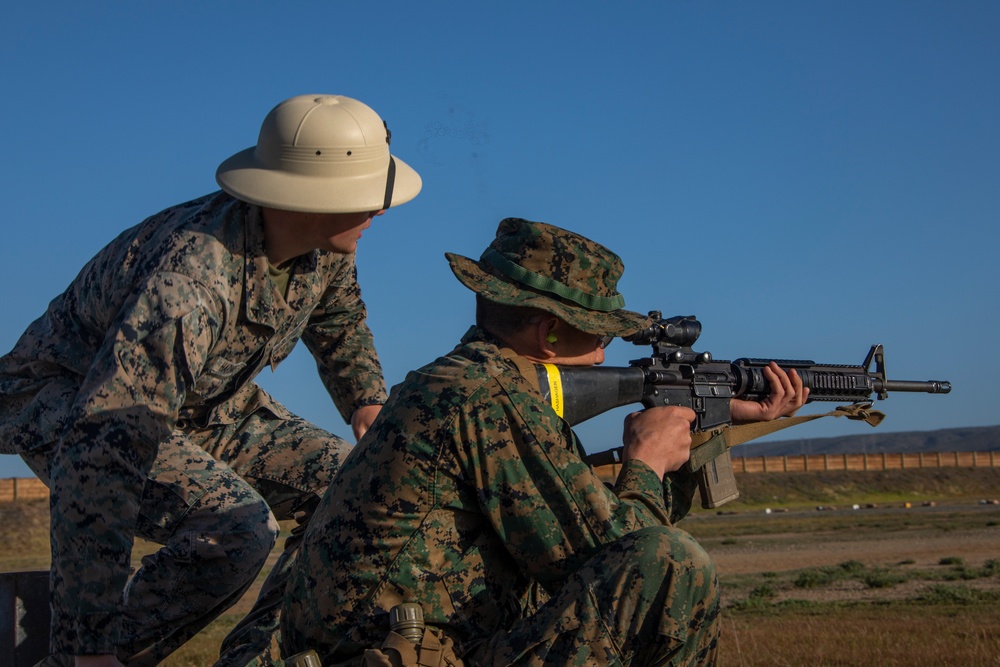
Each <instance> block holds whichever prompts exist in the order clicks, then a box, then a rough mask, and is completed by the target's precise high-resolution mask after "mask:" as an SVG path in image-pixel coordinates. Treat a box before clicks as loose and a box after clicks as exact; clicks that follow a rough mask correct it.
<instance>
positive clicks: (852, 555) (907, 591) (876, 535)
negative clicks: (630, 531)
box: [691, 505, 1000, 601]
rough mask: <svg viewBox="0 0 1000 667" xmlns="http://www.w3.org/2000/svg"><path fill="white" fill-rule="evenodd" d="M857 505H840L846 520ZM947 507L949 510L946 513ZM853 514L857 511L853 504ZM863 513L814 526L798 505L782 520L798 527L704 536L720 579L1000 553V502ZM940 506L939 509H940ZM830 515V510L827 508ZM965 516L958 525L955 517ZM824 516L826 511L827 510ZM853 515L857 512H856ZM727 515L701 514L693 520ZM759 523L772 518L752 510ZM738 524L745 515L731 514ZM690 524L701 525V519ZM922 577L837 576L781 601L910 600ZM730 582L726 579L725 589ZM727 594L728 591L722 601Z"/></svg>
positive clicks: (975, 559)
mask: <svg viewBox="0 0 1000 667" xmlns="http://www.w3.org/2000/svg"><path fill="white" fill-rule="evenodd" d="M851 512H852V510H840V511H838V513H839V515H840V516H842V517H844V518H845V520H847V519H848V517H849V516H850V515H851ZM945 512H947V513H948V514H947V515H946V516H942V515H943V513H945ZM854 513H855V516H859V515H858V511H854ZM860 513H862V515H863V517H860V518H859V520H858V526H857V527H856V528H853V529H852V528H846V529H845V528H840V529H837V530H832V529H829V528H824V527H821V526H820V527H818V529H817V530H815V531H809V530H808V526H809V525H810V524H811V523H815V522H816V519H817V518H818V516H817V515H818V514H820V513H818V512H812V513H810V512H806V511H802V512H794V513H787V514H785V515H784V516H783V517H782V519H781V520H783V521H792V522H794V523H797V524H800V526H799V528H797V529H796V531H795V532H776V533H771V532H765V531H761V532H756V533H754V532H750V533H748V534H743V535H739V536H737V537H713V538H699V541H700V542H701V543H702V544H703V545H704V546H705V547H706V549H707V550H708V551H709V553H710V554H711V555H712V558H713V559H714V561H715V563H716V565H717V566H718V570H719V577H720V579H721V580H722V581H723V582H725V581H726V580H727V579H730V580H731V579H732V578H733V577H738V576H739V575H751V574H761V573H784V572H790V571H795V570H803V569H808V568H822V567H829V566H837V565H840V564H842V563H845V562H848V561H857V562H860V563H863V564H864V565H865V566H867V567H870V568H890V567H892V568H897V569H899V568H902V569H903V570H904V571H905V570H907V569H913V570H916V569H926V568H935V567H939V566H940V563H941V562H942V560H946V559H949V560H956V559H959V560H960V561H961V562H962V563H964V564H966V565H967V566H969V567H982V566H983V565H984V564H985V563H986V562H987V561H990V560H998V559H1000V506H993V505H990V506H975V505H964V506H957V507H946V508H910V509H901V508H885V509H877V510H860ZM935 513H937V514H938V516H935ZM824 514H826V513H824ZM953 515H955V516H960V517H961V520H957V519H956V520H955V524H956V525H954V526H952V525H949V522H950V521H951V517H952V516H953ZM823 518H824V519H825V518H827V517H825V516H824V517H823ZM851 518H853V517H851ZM718 520H725V519H724V518H722V517H719V518H716V517H699V518H697V519H695V522H697V523H701V524H702V525H704V522H712V521H718ZM742 520H744V521H750V522H754V525H763V524H766V519H764V520H763V523H762V519H761V517H759V516H757V517H746V518H745V519H742ZM728 521H729V525H738V524H739V522H740V521H741V518H729V519H728ZM697 523H696V525H695V526H694V527H692V528H691V530H692V532H694V533H696V534H697V532H698V530H697V529H698V528H699V527H700V526H698V525H697ZM963 584H964V585H966V586H968V587H970V588H977V589H990V590H1000V578H998V577H989V578H982V579H976V580H970V581H965V582H963ZM927 585H928V584H927V582H924V581H906V582H904V583H901V584H899V585H895V586H891V587H885V588H871V587H868V586H865V585H864V584H863V583H861V582H860V581H857V580H844V581H838V582H836V583H835V584H833V585H830V586H825V587H821V588H816V589H802V588H799V589H796V590H795V591H794V592H792V593H779V595H778V598H777V600H779V601H780V600H781V599H782V598H783V597H794V598H796V599H802V600H813V601H833V600H837V601H861V600H889V599H907V598H911V597H913V595H914V594H915V593H916V592H918V591H919V590H920V589H921V587H926V586H927ZM725 589H726V587H725V586H723V590H724V591H725ZM726 597H728V596H727V595H726V593H725V592H724V601H725V598H726Z"/></svg>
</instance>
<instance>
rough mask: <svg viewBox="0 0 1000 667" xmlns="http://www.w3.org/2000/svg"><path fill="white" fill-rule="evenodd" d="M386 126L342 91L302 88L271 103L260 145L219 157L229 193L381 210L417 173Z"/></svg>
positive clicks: (342, 209)
mask: <svg viewBox="0 0 1000 667" xmlns="http://www.w3.org/2000/svg"><path fill="white" fill-rule="evenodd" d="M390 137H391V133H390V132H389V129H388V127H387V126H386V124H385V123H384V122H383V121H382V119H381V118H380V117H379V115H378V114H377V113H375V111H373V110H372V109H371V108H370V107H368V106H367V105H366V104H363V103H362V102H359V101H358V100H355V99H352V98H350V97H344V96H342V95H299V96H297V97H292V98H290V99H287V100H285V101H284V102H282V103H281V104H279V105H278V106H276V107H274V108H273V109H272V110H271V112H270V113H269V114H267V117H266V118H265V119H264V122H263V124H261V127H260V135H259V137H258V138H257V145H256V146H255V147H252V148H247V149H246V150H243V151H240V152H239V153H237V154H236V155H234V156H232V157H231V158H229V159H228V160H226V161H225V162H223V163H222V164H221V165H219V169H218V170H217V171H216V173H215V180H216V181H217V182H218V183H219V186H220V187H222V189H223V190H225V191H226V192H227V193H229V194H231V195H232V196H234V197H236V198H237V199H242V200H243V201H247V202H250V203H251V204H258V205H260V206H267V207H269V208H276V209H282V210H286V211H301V212H307V213H358V212H362V211H379V210H382V209H386V208H389V207H390V206H398V205H399V204H403V203H405V202H408V201H410V200H411V199H413V198H414V197H416V196H417V193H418V192H420V186H421V181H420V176H419V175H418V174H417V172H416V171H414V170H413V169H412V168H411V167H410V166H409V165H407V164H406V163H405V162H403V161H402V160H400V159H399V158H397V157H395V156H393V155H390V154H389V140H390Z"/></svg>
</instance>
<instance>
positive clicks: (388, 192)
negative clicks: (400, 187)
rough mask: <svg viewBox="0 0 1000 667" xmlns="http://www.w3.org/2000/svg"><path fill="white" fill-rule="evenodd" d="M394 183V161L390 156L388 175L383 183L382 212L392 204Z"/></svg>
mask: <svg viewBox="0 0 1000 667" xmlns="http://www.w3.org/2000/svg"><path fill="white" fill-rule="evenodd" d="M395 182H396V160H395V158H393V157H392V156H391V155H390V156H389V173H388V175H387V176H386V181H385V201H384V202H383V204H382V210H383V211H387V210H389V205H390V204H392V186H393V185H394V184H395Z"/></svg>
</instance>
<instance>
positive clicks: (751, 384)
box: [536, 311, 951, 508]
mask: <svg viewBox="0 0 1000 667" xmlns="http://www.w3.org/2000/svg"><path fill="white" fill-rule="evenodd" d="M649 315H650V317H651V318H652V319H653V323H652V324H651V325H650V326H648V327H647V328H645V329H643V330H642V331H640V332H638V333H636V334H633V335H631V336H627V337H625V338H624V339H625V340H627V341H630V342H632V343H633V344H635V345H652V347H653V354H652V355H651V356H649V357H644V358H641V359H635V360H633V361H630V362H629V366H628V367H622V368H604V367H600V366H595V367H571V366H554V365H552V364H536V369H537V372H538V380H539V385H540V387H541V391H542V394H543V396H545V399H546V400H547V401H548V402H549V403H550V404H551V405H552V407H553V408H554V409H555V411H556V413H557V414H559V415H560V416H561V417H562V418H563V419H564V420H565V421H566V422H568V423H569V424H570V425H571V426H573V425H576V424H579V423H581V422H583V421H585V420H587V419H590V418H591V417H594V416H596V415H599V414H601V413H602V412H606V411H607V410H611V409H612V408H617V407H620V406H623V405H629V404H630V403H642V405H643V406H644V407H647V408H651V407H656V406H660V405H683V406H687V407H689V408H691V409H693V410H694V411H695V414H696V418H695V421H694V423H693V424H692V429H691V430H692V432H693V433H694V434H696V435H698V436H699V437H697V438H696V439H695V440H694V442H693V448H692V452H691V460H690V461H689V462H688V464H687V467H688V469H689V470H690V471H692V472H696V473H697V475H698V488H699V490H700V492H701V503H702V507H705V508H714V507H718V506H720V505H723V504H725V503H727V502H729V501H730V500H734V499H736V498H738V497H739V490H738V489H737V487H736V478H735V476H734V475H733V469H732V462H731V460H730V457H729V447H731V446H733V445H734V444H738V443H739V442H745V441H746V440H749V439H752V438H755V437H759V436H760V435H763V434H764V433H769V432H773V431H776V430H779V429H781V428H786V427H787V426H792V425H794V424H797V423H802V421H808V420H810V419H815V418H818V417H823V416H827V415H809V416H806V417H791V418H784V419H779V420H775V421H772V422H758V423H756V424H751V425H747V426H740V427H732V426H731V425H730V422H731V418H730V414H729V402H730V401H731V400H732V399H734V398H739V399H749V400H756V401H760V400H762V399H764V398H765V397H766V396H767V395H768V394H769V393H770V391H771V388H770V385H769V383H768V382H767V380H766V379H765V377H764V373H763V369H764V367H766V366H767V365H768V364H769V363H770V362H771V361H775V362H777V364H778V365H779V366H781V367H782V368H783V369H785V370H788V369H791V368H794V369H795V371H796V373H798V374H799V377H801V378H802V384H803V386H804V387H808V388H809V399H808V401H807V402H809V403H811V402H813V401H851V402H852V403H853V404H852V405H850V406H847V407H840V408H838V409H837V410H835V411H834V412H831V413H828V414H830V415H837V416H847V417H849V418H852V419H864V420H865V421H868V423H870V424H871V425H872V426H877V425H878V423H879V422H880V421H881V420H882V418H883V417H884V416H885V415H883V414H881V413H879V412H877V411H874V410H870V408H871V406H872V401H871V400H869V397H870V396H871V395H872V394H875V395H876V396H877V397H878V398H879V400H881V399H884V398H886V397H887V396H888V395H889V392H895V391H906V392H925V393H928V394H947V393H948V392H950V391H951V383H950V382H947V381H941V380H928V381H925V382H918V381H908V380H889V379H888V378H887V377H886V372H885V352H884V350H883V347H882V345H873V346H872V348H871V350H870V351H869V352H868V356H867V357H866V358H865V361H864V363H863V364H862V365H860V366H849V365H833V364H817V363H816V362H814V361H808V360H796V359H773V360H772V359H759V358H753V359H752V358H746V357H744V358H740V359H737V360H735V361H716V360H714V359H713V358H712V355H711V354H710V353H709V352H695V351H694V350H693V349H692V347H691V346H692V345H694V343H695V341H697V340H698V337H699V336H700V335H701V323H700V322H699V321H698V320H697V319H696V318H695V317H694V316H693V315H691V316H679V317H671V318H667V319H662V318H661V314H660V312H658V311H653V312H651V313H650V314H649ZM873 363H874V365H875V368H874V370H873V369H872V364H873ZM739 428H743V429H749V430H748V431H746V432H747V433H751V435H750V436H749V437H744V438H743V439H739V437H738V436H737V437H736V438H734V437H732V432H733V431H735V430H736V429H739ZM744 435H745V434H744ZM734 440H736V441H735V442H734ZM622 449H623V448H621V447H619V448H617V449H613V450H610V451H607V452H601V453H598V454H593V455H590V456H587V457H586V459H585V460H586V461H587V463H589V464H590V465H593V466H600V465H606V464H610V463H620V462H621V453H622Z"/></svg>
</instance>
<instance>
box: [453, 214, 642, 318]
mask: <svg viewBox="0 0 1000 667" xmlns="http://www.w3.org/2000/svg"><path fill="white" fill-rule="evenodd" d="M445 257H446V258H447V259H448V263H449V264H450V265H451V270H452V271H453V272H454V274H455V276H456V277H457V278H458V279H459V280H460V281H461V282H462V284H463V285H465V286H466V287H468V288H469V289H471V290H472V291H473V292H476V293H477V294H480V295H482V297H483V298H485V299H488V300H490V301H494V302H496V303H501V304H505V305H508V306H526V307H532V308H538V309H539V310H543V311H545V312H547V313H550V314H552V315H555V316H556V317H558V318H559V319H561V320H563V321H565V322H566V323H568V324H570V325H572V326H573V327H575V328H577V329H579V330H580V331H585V332H587V333H593V334H599V335H602V336H626V335H629V334H632V333H635V332H636V331H638V330H640V329H642V328H645V327H647V326H649V324H650V320H649V318H648V317H647V316H645V315H640V314H639V313H634V312H632V311H629V310H624V306H625V298H624V297H623V296H622V295H621V294H619V293H618V279H619V278H621V275H622V272H623V271H624V269H625V267H624V265H623V264H622V260H621V258H620V257H618V255H616V254H615V253H613V252H611V251H610V250H608V249H607V248H605V247H604V246H602V245H601V244H600V243H596V242H594V241H591V240H590V239H588V238H585V237H583V236H580V235H579V234H575V233H573V232H569V231H566V230H565V229H560V228H559V227H556V226H554V225H550V224H547V223H544V222H532V221H530V220H523V219H521V218H506V219H504V220H501V221H500V226H499V227H498V228H497V235H496V238H495V239H494V240H493V242H492V243H490V245H489V247H488V248H487V249H486V250H485V251H484V252H483V254H482V256H481V257H480V258H479V261H475V260H473V259H470V258H468V257H463V256H461V255H456V254H454V253H445Z"/></svg>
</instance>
